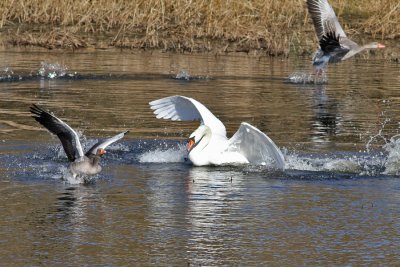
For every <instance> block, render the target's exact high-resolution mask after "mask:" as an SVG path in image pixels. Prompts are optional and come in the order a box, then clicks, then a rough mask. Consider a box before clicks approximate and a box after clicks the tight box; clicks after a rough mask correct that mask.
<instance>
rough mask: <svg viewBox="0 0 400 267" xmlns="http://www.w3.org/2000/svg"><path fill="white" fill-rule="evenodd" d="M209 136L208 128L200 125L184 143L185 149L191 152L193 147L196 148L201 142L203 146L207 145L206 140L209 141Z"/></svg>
mask: <svg viewBox="0 0 400 267" xmlns="http://www.w3.org/2000/svg"><path fill="white" fill-rule="evenodd" d="M210 135H211V130H210V128H209V127H208V126H206V125H200V127H199V128H197V129H196V130H195V131H194V132H193V133H192V134H191V135H190V136H189V139H188V141H187V143H186V148H187V150H188V152H189V153H190V151H192V150H193V149H194V148H195V147H197V146H198V145H199V144H200V142H201V141H203V142H202V143H204V146H206V145H207V142H206V141H207V140H209V137H210Z"/></svg>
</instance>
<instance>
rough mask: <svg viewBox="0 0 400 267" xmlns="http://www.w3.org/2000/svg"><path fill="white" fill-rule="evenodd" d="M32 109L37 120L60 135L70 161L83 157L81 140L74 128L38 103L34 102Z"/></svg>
mask: <svg viewBox="0 0 400 267" xmlns="http://www.w3.org/2000/svg"><path fill="white" fill-rule="evenodd" d="M30 111H31V113H32V114H33V116H32V117H33V118H34V119H35V120H36V121H37V122H39V123H40V124H42V125H43V126H44V127H46V128H47V130H49V131H50V132H51V133H53V134H55V135H57V136H58V138H59V139H60V141H61V143H62V145H63V147H64V151H65V154H67V157H68V159H69V160H70V161H74V160H75V159H78V158H81V157H83V150H82V146H81V142H80V141H79V137H78V134H77V133H76V132H75V131H74V129H72V128H71V127H70V126H69V125H68V124H66V123H65V122H63V121H62V120H61V119H59V118H57V117H56V116H54V115H53V114H51V113H49V112H47V111H45V110H43V109H42V108H41V107H39V106H37V105H34V104H33V105H32V106H31V107H30Z"/></svg>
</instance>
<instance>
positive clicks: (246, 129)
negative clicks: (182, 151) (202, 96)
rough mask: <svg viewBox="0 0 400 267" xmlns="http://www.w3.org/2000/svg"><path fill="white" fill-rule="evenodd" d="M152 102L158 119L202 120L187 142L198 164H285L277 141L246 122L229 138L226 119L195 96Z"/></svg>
mask: <svg viewBox="0 0 400 267" xmlns="http://www.w3.org/2000/svg"><path fill="white" fill-rule="evenodd" d="M149 104H150V107H151V109H153V110H154V114H156V117H157V118H158V119H161V118H163V119H171V120H178V121H189V120H199V121H200V126H199V127H198V128H197V129H196V130H195V131H194V132H193V133H192V134H191V135H190V136H189V140H188V143H187V150H188V158H189V160H190V161H191V162H192V163H193V165H195V166H205V165H236V164H254V165H267V164H272V165H273V166H274V167H275V168H277V169H280V170H283V169H284V168H285V162H284V157H283V155H282V153H281V151H280V150H279V148H278V147H277V146H276V145H275V143H274V142H273V141H272V140H271V139H270V138H269V137H268V136H267V135H266V134H264V133H262V132H261V131H260V130H258V129H257V128H256V127H254V126H252V125H250V124H248V123H246V122H242V123H241V125H240V127H239V129H238V130H237V132H236V133H235V134H234V135H233V136H232V137H231V138H230V139H228V138H227V136H226V129H225V126H224V125H223V123H222V122H221V121H220V120H219V119H218V118H216V117H215V116H214V115H213V114H212V113H211V112H210V111H209V110H208V109H207V108H206V107H205V106H204V105H203V104H201V103H200V102H198V101H197V100H195V99H193V98H189V97H185V96H170V97H165V98H162V99H158V100H155V101H152V102H150V103H149Z"/></svg>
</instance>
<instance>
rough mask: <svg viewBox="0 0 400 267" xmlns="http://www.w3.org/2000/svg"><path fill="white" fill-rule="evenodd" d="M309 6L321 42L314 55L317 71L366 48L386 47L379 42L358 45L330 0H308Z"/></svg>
mask: <svg viewBox="0 0 400 267" xmlns="http://www.w3.org/2000/svg"><path fill="white" fill-rule="evenodd" d="M307 8H308V12H309V13H310V16H311V18H312V21H313V24H314V28H315V32H316V34H317V38H318V40H319V44H320V48H319V49H318V50H317V52H316V53H315V54H314V57H313V65H314V67H315V69H316V70H317V72H321V71H323V70H325V69H326V68H327V65H328V64H329V63H337V62H340V61H343V60H346V59H349V58H351V57H352V56H354V55H356V54H358V53H360V52H361V51H363V50H365V49H376V48H384V47H385V46H384V45H383V44H380V43H377V42H372V43H369V44H366V45H358V44H357V43H355V42H354V41H352V40H350V39H349V38H348V37H347V36H346V33H345V32H344V30H343V28H342V26H341V25H340V23H339V20H338V19H337V17H336V14H335V11H334V10H333V8H332V7H331V5H330V4H329V3H328V0H307Z"/></svg>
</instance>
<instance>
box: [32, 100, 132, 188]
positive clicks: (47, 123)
mask: <svg viewBox="0 0 400 267" xmlns="http://www.w3.org/2000/svg"><path fill="white" fill-rule="evenodd" d="M30 112H31V113H32V117H33V118H34V119H35V120H36V121H37V122H39V123H40V124H41V125H43V126H44V127H45V128H46V129H47V130H48V131H50V132H51V133H52V134H55V135H57V136H58V138H59V139H60V141H61V144H62V146H63V148H64V151H65V154H66V155H67V157H68V160H69V161H70V164H69V171H70V173H71V174H72V176H73V178H74V179H77V180H78V181H80V182H84V181H85V177H86V176H92V175H95V174H98V173H99V172H100V171H101V166H100V164H99V163H100V158H101V157H102V156H103V155H104V154H105V153H106V151H105V149H106V148H107V146H109V145H110V144H112V143H114V142H116V141H118V140H120V139H122V138H123V137H124V135H125V134H126V133H127V131H125V132H122V133H120V134H117V135H115V136H113V137H110V138H107V139H104V140H102V141H99V142H98V143H96V144H95V145H93V146H92V147H91V148H90V149H89V150H88V151H87V152H86V153H85V154H84V152H83V149H82V145H81V142H80V140H79V137H78V134H77V133H76V131H75V130H74V129H72V128H71V127H70V126H69V125H68V124H66V123H65V122H64V121H62V120H61V119H59V118H57V117H56V116H55V115H53V114H52V113H50V112H47V111H45V110H43V109H42V108H40V107H39V106H37V105H32V106H31V107H30Z"/></svg>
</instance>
